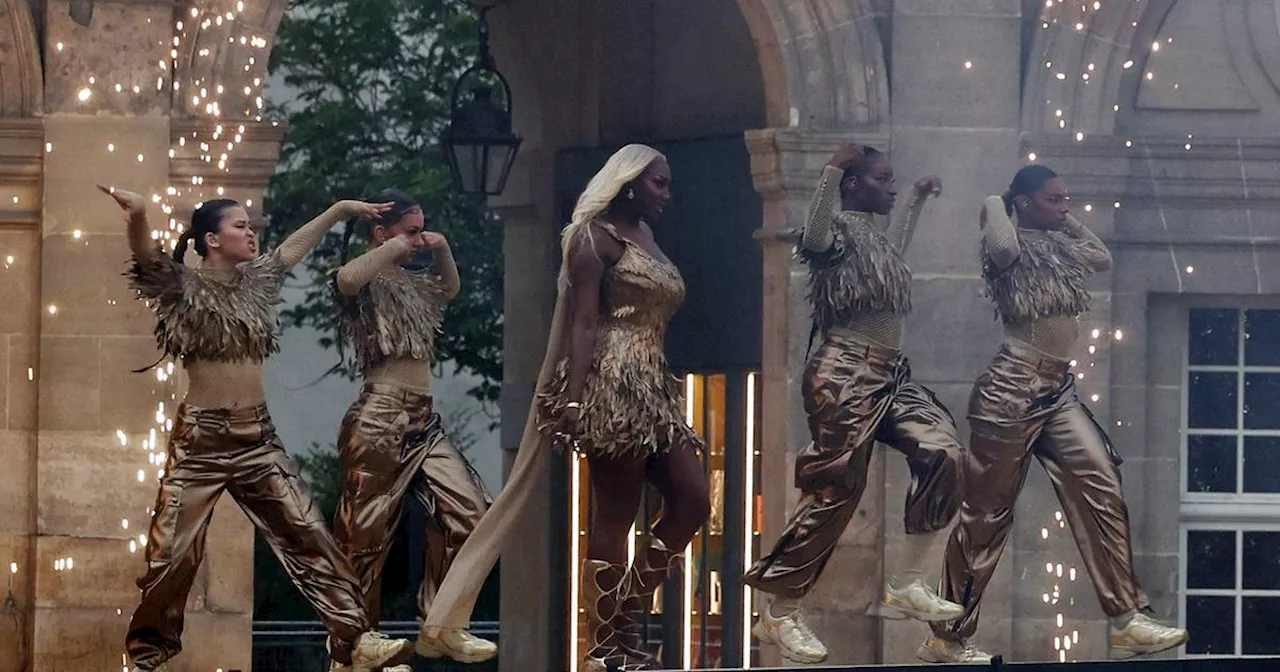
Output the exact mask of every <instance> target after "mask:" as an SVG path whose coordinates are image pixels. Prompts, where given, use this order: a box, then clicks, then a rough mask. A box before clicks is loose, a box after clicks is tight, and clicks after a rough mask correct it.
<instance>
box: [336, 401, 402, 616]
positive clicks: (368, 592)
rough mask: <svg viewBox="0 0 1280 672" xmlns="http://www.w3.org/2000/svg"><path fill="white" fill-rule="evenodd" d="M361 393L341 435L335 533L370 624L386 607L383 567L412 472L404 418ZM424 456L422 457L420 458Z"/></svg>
mask: <svg viewBox="0 0 1280 672" xmlns="http://www.w3.org/2000/svg"><path fill="white" fill-rule="evenodd" d="M401 416H404V413H402V412H396V411H394V410H391V409H383V408H379V407H378V405H377V404H376V403H373V402H371V400H370V399H369V397H368V396H366V395H363V394H362V395H361V397H360V400H359V401H357V402H356V403H355V404H354V405H352V407H351V409H350V410H349V411H348V412H347V414H346V417H344V418H343V421H342V428H341V430H340V431H339V433H338V455H339V458H340V459H341V461H342V493H341V495H340V497H339V499H338V508H337V510H336V511H335V512H334V517H333V518H334V520H333V537H334V540H335V541H337V542H338V547H339V548H340V549H342V553H343V554H344V555H345V556H346V557H347V560H348V561H349V562H350V563H351V569H352V571H354V572H355V576H356V579H357V581H359V584H360V594H361V596H362V598H363V602H364V606H365V610H366V612H367V613H368V618H369V627H371V628H376V627H377V623H378V620H379V617H380V615H381V611H382V567H383V566H384V565H385V564H386V562H387V555H388V554H389V553H390V552H391V547H392V546H393V544H394V542H395V536H396V529H397V528H398V527H399V526H400V511H401V508H402V506H403V503H404V496H405V492H406V490H407V489H408V487H409V483H410V482H411V478H412V475H413V474H412V473H406V470H405V469H404V468H403V467H402V462H401V460H402V452H403V451H404V429H405V425H406V422H405V418H404V417H401ZM420 459H421V458H420V457H419V460H420Z"/></svg>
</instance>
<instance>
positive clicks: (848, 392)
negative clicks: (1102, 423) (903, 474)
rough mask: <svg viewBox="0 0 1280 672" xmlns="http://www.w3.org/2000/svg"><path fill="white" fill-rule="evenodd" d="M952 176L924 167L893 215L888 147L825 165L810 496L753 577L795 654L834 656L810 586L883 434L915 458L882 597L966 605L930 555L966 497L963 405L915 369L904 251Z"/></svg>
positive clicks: (936, 605)
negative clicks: (888, 219)
mask: <svg viewBox="0 0 1280 672" xmlns="http://www.w3.org/2000/svg"><path fill="white" fill-rule="evenodd" d="M940 189H941V182H940V181H939V180H938V178H936V177H926V178H922V179H920V180H918V181H917V182H916V183H915V185H913V189H912V191H911V195H910V198H909V200H908V202H907V205H906V208H905V209H904V211H903V212H902V213H901V214H900V216H899V217H898V218H897V219H896V220H895V221H894V222H893V224H892V225H890V226H889V227H888V229H887V230H885V229H882V228H881V227H880V226H879V225H878V224H877V223H876V221H875V219H874V215H875V214H881V215H885V214H888V213H889V212H890V210H891V209H892V207H893V204H894V199H895V198H896V195H897V191H896V189H895V187H894V175H893V167H892V166H891V165H890V163H889V161H888V159H887V157H885V156H884V155H882V154H881V153H880V152H878V151H876V150H875V149H873V148H870V147H860V146H858V145H854V144H849V145H846V146H844V147H842V148H841V149H840V150H838V151H837V152H836V153H835V155H834V156H832V158H831V161H830V162H829V164H828V165H827V167H825V168H823V172H822V180H821V182H820V183H819V186H818V190H817V193H815V194H814V198H813V203H812V205H811V207H810V210H809V219H808V221H807V222H806V224H805V229H804V233H803V235H802V237H801V242H800V247H799V256H800V258H801V260H802V261H804V262H805V264H806V265H807V266H808V268H809V300H810V302H811V303H812V305H813V314H814V329H813V336H820V337H821V341H820V343H819V345H818V348H817V349H816V350H814V352H813V355H812V356H811V357H810V358H809V361H808V365H807V366H806V368H805V373H804V382H803V386H802V389H801V392H802V394H803V397H804V407H805V412H806V413H807V414H808V416H809V432H810V436H811V438H812V441H811V442H810V443H809V445H808V446H806V447H805V448H804V449H803V450H801V451H800V452H799V454H798V455H797V456H796V465H795V470H796V473H795V484H796V487H798V488H799V489H800V490H801V497H800V501H799V503H798V504H797V506H796V508H795V510H794V511H793V512H792V514H791V517H790V519H789V520H788V522H787V525H786V527H785V528H784V529H783V530H782V534H781V535H780V536H779V538H778V541H777V542H776V544H775V545H774V547H773V550H771V551H770V552H769V553H768V554H766V555H765V556H764V557H762V558H760V560H759V561H758V562H756V564H755V565H754V566H753V567H752V568H751V569H750V570H748V571H747V573H746V575H745V577H744V581H745V582H746V583H747V584H748V585H750V586H753V587H755V588H757V589H759V590H761V591H763V592H766V593H769V594H771V595H773V596H774V599H773V601H772V603H771V604H770V605H768V606H767V607H765V608H764V609H762V610H761V613H760V620H759V621H758V622H757V623H756V625H755V628H754V629H753V632H754V634H755V636H756V637H757V638H758V639H760V640H761V641H762V642H765V643H768V644H774V645H776V646H777V647H778V648H779V651H780V653H781V654H782V656H783V657H785V658H787V659H788V660H791V661H794V662H798V663H817V662H821V661H822V660H825V659H826V657H827V649H826V646H825V645H824V644H823V643H822V642H821V641H820V640H819V639H818V637H817V635H816V634H814V632H813V631H812V630H811V629H810V628H809V626H808V625H807V624H806V623H805V620H804V613H803V611H802V610H801V605H800V600H801V598H803V597H804V596H805V595H806V594H807V593H809V592H810V591H811V590H812V589H813V587H814V585H815V584H816V583H817V581H818V578H819V577H820V576H821V574H822V570H823V568H824V567H825V566H826V564H827V561H828V560H829V559H830V558H831V554H832V553H833V552H835V549H836V545H837V542H838V541H839V539H840V536H841V535H842V534H843V533H844V530H845V528H846V527H847V526H848V524H849V521H850V520H851V519H852V518H853V515H854V513H855V512H856V511H857V508H858V503H859V501H861V499H862V493H863V489H864V488H865V487H866V484H867V468H868V465H869V463H870V460H871V453H872V449H873V447H874V445H875V443H876V442H877V441H879V442H882V443H885V444H887V445H888V446H890V447H892V448H894V449H895V450H897V451H899V452H901V453H902V454H903V455H904V456H905V457H906V458H907V464H908V466H909V467H910V469H911V484H910V486H909V487H908V488H907V498H906V506H905V519H904V521H903V522H904V525H905V527H906V532H907V537H906V541H905V543H904V545H903V549H902V552H901V554H900V555H899V556H898V557H897V558H896V559H895V560H894V561H892V563H891V564H892V569H890V570H888V571H886V574H888V575H889V581H888V582H887V585H886V586H885V589H884V593H883V598H882V607H883V608H885V609H887V610H890V611H892V612H897V613H899V614H902V615H904V616H908V617H912V618H917V619H921V620H927V621H931V620H946V619H950V618H955V617H956V616H958V615H959V613H960V606H959V605H957V604H954V603H952V602H948V601H946V600H943V599H941V598H940V597H939V596H938V595H937V593H936V591H935V590H934V588H932V587H931V586H930V585H929V582H928V581H927V580H926V578H925V569H924V566H923V561H924V558H926V557H928V556H929V555H930V553H929V549H930V547H931V546H932V545H933V543H934V539H935V538H936V537H937V536H938V534H939V532H940V531H941V530H942V529H944V528H945V527H946V526H947V525H948V524H949V523H950V522H951V520H952V518H953V517H954V516H955V513H956V510H957V509H958V508H959V506H960V483H959V477H960V471H961V459H962V455H963V447H962V446H961V444H960V440H959V438H958V434H957V432H956V427H955V422H954V420H952V418H951V414H950V412H948V411H947V409H946V407H945V406H943V405H942V403H941V402H940V401H938V399H937V397H935V396H934V395H933V393H932V392H931V391H929V390H928V389H927V388H925V387H924V386H922V385H920V384H918V383H915V382H913V381H912V380H911V368H910V366H909V364H908V363H907V360H906V358H905V357H904V356H903V354H902V351H901V350H900V347H901V340H902V327H903V322H904V320H905V317H906V314H907V312H908V311H909V310H910V309H911V271H910V269H908V268H907V265H906V262H904V261H903V259H902V255H903V254H904V252H905V251H906V248H907V245H908V244H909V243H910V242H911V237H912V234H913V233H914V231H915V226H916V222H917V221H918V220H919V217H920V213H921V210H922V209H923V206H924V203H925V201H926V199H927V198H929V196H930V195H932V194H935V193H938V192H939V191H940ZM837 196H838V197H839V200H840V204H841V206H842V208H841V211H840V212H837V211H836V200H837ZM844 580H850V577H844Z"/></svg>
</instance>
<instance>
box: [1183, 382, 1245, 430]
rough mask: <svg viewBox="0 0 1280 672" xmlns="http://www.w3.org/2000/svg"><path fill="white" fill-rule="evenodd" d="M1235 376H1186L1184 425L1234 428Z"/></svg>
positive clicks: (1235, 409)
mask: <svg viewBox="0 0 1280 672" xmlns="http://www.w3.org/2000/svg"><path fill="white" fill-rule="evenodd" d="M1236 376H1237V374H1235V373H1204V372H1198V371H1195V372H1192V373H1191V374H1190V375H1189V376H1188V377H1187V379H1188V383H1189V384H1188V388H1187V426H1188V427H1190V428H1192V429H1235V428H1236V412H1237V411H1238V410H1239V409H1238V408H1237V407H1236V402H1237V400H1238V399H1239V396H1238V395H1239V390H1238V389H1237V388H1236V385H1237V379H1236Z"/></svg>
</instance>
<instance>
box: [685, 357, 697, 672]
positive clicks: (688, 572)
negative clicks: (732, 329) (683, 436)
mask: <svg viewBox="0 0 1280 672" xmlns="http://www.w3.org/2000/svg"><path fill="white" fill-rule="evenodd" d="M694 382H695V378H694V374H692V373H689V374H685V377H684V416H685V423H686V424H688V425H689V426H690V427H693V421H694V413H693V411H694V399H693V393H694V391H695V387H694ZM684 557H685V561H684V616H683V618H684V637H683V639H684V669H686V670H692V669H693V542H692V541H690V542H689V545H688V546H686V547H685V549H684Z"/></svg>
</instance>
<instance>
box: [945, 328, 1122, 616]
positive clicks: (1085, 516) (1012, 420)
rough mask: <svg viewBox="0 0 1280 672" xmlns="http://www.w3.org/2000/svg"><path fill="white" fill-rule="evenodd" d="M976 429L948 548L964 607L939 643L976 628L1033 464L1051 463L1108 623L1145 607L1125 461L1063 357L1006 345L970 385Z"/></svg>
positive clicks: (951, 589)
mask: <svg viewBox="0 0 1280 672" xmlns="http://www.w3.org/2000/svg"><path fill="white" fill-rule="evenodd" d="M969 419H970V426H971V428H972V430H973V435H972V438H971V439H970V444H969V457H968V460H967V461H966V466H965V477H964V479H965V480H964V484H965V501H964V505H963V506H962V507H961V509H960V521H959V523H958V524H957V525H956V527H955V530H953V531H952V533H951V538H950V539H949V540H948V542H947V551H946V560H945V564H944V569H943V576H942V591H943V592H942V595H943V597H945V598H947V599H948V600H951V601H952V602H955V603H957V604H961V605H964V606H965V615H964V617H963V618H961V619H960V620H958V621H955V622H953V623H938V624H935V625H934V626H933V628H934V631H935V632H936V633H937V634H938V635H939V636H941V637H944V638H947V639H951V640H963V639H968V638H969V637H972V636H973V633H974V632H975V631H976V630H977V628H978V607H979V605H980V603H981V601H982V593H983V591H984V590H985V589H986V587H987V583H988V582H990V581H991V575H992V574H994V573H995V570H996V564H997V563H998V562H999V561H1000V554H1001V553H1002V552H1003V551H1004V546H1005V542H1006V541H1008V539H1009V532H1010V530H1012V529H1013V510H1014V505H1015V504H1016V502H1017V500H1018V493H1019V492H1021V491H1022V486H1023V483H1025V482H1026V479H1027V469H1028V468H1029V467H1030V466H1031V458H1032V457H1035V458H1036V459H1037V460H1039V461H1040V464H1041V465H1042V466H1044V469H1045V471H1046V472H1048V474H1049V480H1050V481H1051V482H1052V483H1053V488H1054V490H1055V491H1056V492H1057V493H1058V501H1059V502H1061V504H1062V511H1063V513H1064V514H1065V515H1066V517H1067V524H1068V525H1069V526H1070V527H1071V532H1072V534H1073V535H1074V536H1075V538H1076V545H1077V546H1079V548H1080V555H1081V557H1083V559H1084V564H1085V567H1086V568H1087V569H1088V570H1089V575H1090V576H1092V577H1093V585H1094V589H1095V590H1096V591H1097V593H1098V600H1099V601H1100V602H1101V603H1102V609H1103V611H1105V612H1106V613H1107V615H1108V616H1112V617H1115V616H1121V615H1124V614H1127V613H1131V612H1134V611H1138V610H1141V609H1144V608H1146V607H1147V599H1146V595H1145V594H1144V593H1143V592H1142V589H1141V588H1140V587H1139V586H1138V581H1137V579H1136V578H1135V577H1134V573H1133V557H1132V551H1131V549H1130V539H1129V510H1128V507H1126V506H1125V503H1124V494H1123V493H1122V492H1121V489H1120V470H1119V466H1120V463H1121V459H1120V456H1119V455H1117V454H1116V452H1115V449H1114V448H1113V447H1112V446H1111V441H1110V439H1109V438H1108V437H1107V435H1106V432H1104V431H1103V430H1102V428H1101V427H1100V426H1098V423H1097V421H1096V420H1094V418H1093V414H1091V413H1090V412H1089V410H1088V409H1087V408H1085V406H1084V405H1083V404H1081V403H1080V400H1079V399H1078V398H1077V397H1076V389H1075V377H1074V376H1073V375H1072V374H1071V372H1070V371H1069V365H1068V363H1067V362H1066V361H1065V360H1062V359H1058V358H1056V357H1050V356H1049V355H1046V354H1043V353H1041V352H1039V351H1038V350H1036V349H1034V348H1032V347H1031V346H1030V345H1028V344H1026V343H1022V342H1020V341H1017V340H1013V339H1010V340H1007V341H1005V343H1004V344H1003V345H1002V346H1001V347H1000V352H999V353H998V354H997V355H996V357H995V359H994V360H993V361H992V362H991V365H990V366H989V367H988V368H987V370H986V372H985V373H983V374H982V375H981V376H980V377H979V378H978V382H977V383H976V384H974V386H973V393H972V395H971V396H970V397H969Z"/></svg>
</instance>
